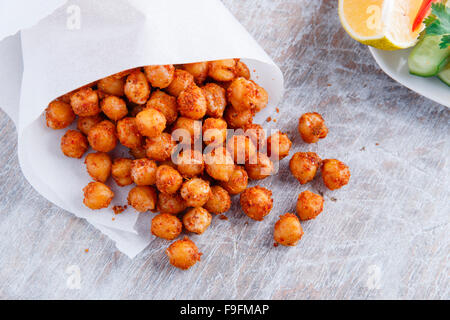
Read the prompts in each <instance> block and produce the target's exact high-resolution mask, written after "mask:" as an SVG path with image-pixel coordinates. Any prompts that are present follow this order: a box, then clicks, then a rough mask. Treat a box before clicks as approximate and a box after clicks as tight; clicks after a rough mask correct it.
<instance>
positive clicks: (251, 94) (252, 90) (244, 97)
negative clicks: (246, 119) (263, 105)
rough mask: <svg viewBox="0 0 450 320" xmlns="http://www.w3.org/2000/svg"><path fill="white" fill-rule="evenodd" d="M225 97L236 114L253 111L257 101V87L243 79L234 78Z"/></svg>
mask: <svg viewBox="0 0 450 320" xmlns="http://www.w3.org/2000/svg"><path fill="white" fill-rule="evenodd" d="M227 97H228V101H229V102H230V103H231V105H232V106H233V108H234V110H236V111H237V112H242V111H245V110H249V109H250V110H251V109H254V108H255V107H256V103H257V101H258V86H257V85H256V84H255V83H254V82H253V81H249V80H247V79H245V78H242V77H240V78H236V79H234V80H233V82H232V83H231V84H230V86H229V87H228V89H227Z"/></svg>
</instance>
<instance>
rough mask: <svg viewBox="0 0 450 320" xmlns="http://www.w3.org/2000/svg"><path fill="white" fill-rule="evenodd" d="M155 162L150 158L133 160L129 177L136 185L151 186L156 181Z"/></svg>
mask: <svg viewBox="0 0 450 320" xmlns="http://www.w3.org/2000/svg"><path fill="white" fill-rule="evenodd" d="M156 169H157V165H156V162H155V161H153V160H150V159H146V158H144V159H137V160H133V163H132V165H131V179H132V180H133V182H134V183H135V184H136V185H138V186H151V185H154V184H155V183H156Z"/></svg>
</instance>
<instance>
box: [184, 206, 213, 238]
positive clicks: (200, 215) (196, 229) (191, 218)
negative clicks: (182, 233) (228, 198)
mask: <svg viewBox="0 0 450 320" xmlns="http://www.w3.org/2000/svg"><path fill="white" fill-rule="evenodd" d="M211 220H212V217H211V214H210V213H209V212H208V210H206V209H204V208H202V207H196V208H192V209H190V210H189V211H188V212H186V213H185V214H184V216H183V225H184V228H185V229H186V230H187V231H189V232H193V233H196V234H202V233H203V232H205V231H206V229H208V227H209V225H210V224H211Z"/></svg>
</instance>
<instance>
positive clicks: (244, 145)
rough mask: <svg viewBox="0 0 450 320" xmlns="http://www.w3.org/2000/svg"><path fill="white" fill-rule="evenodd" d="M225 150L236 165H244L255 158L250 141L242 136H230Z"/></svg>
mask: <svg viewBox="0 0 450 320" xmlns="http://www.w3.org/2000/svg"><path fill="white" fill-rule="evenodd" d="M227 149H228V151H230V154H231V155H232V156H233V159H234V162H235V163H236V164H245V163H247V162H248V161H249V159H251V158H253V157H255V156H256V153H257V151H256V147H255V145H254V144H253V142H252V140H251V139H250V138H249V137H247V136H244V135H236V136H232V137H231V138H230V139H229V140H228V142H227Z"/></svg>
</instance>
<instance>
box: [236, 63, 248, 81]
mask: <svg viewBox="0 0 450 320" xmlns="http://www.w3.org/2000/svg"><path fill="white" fill-rule="evenodd" d="M235 73H236V77H243V78H245V79H247V80H249V79H250V70H249V69H248V67H247V65H246V64H245V63H243V62H242V61H240V60H238V61H237V62H236V70H235Z"/></svg>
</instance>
